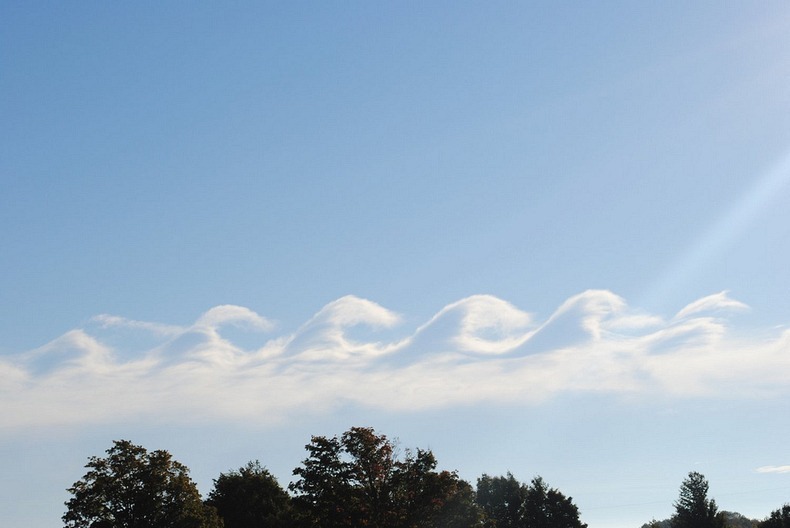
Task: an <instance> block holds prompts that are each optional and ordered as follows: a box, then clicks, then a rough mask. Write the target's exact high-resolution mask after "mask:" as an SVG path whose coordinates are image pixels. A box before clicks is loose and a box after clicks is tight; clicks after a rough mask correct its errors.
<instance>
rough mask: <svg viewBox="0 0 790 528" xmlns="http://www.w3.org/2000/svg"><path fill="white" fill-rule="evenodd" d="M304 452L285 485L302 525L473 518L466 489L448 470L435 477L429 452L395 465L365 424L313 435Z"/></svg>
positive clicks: (390, 524) (386, 444) (429, 523)
mask: <svg viewBox="0 0 790 528" xmlns="http://www.w3.org/2000/svg"><path fill="white" fill-rule="evenodd" d="M305 448H306V449H307V451H308V457H307V458H306V459H305V460H304V461H303V463H302V466H300V467H297V468H296V469H294V475H295V476H297V477H299V478H298V479H297V480H296V481H295V482H293V483H291V485H290V486H289V487H290V489H291V490H292V491H294V492H295V493H296V497H295V498H294V502H295V504H296V505H297V506H298V507H299V510H300V512H301V515H302V517H303V520H304V523H305V524H306V525H307V526H320V527H322V528H324V527H330V528H338V527H351V526H353V527H357V526H370V527H373V528H423V527H425V528H429V527H439V526H441V527H447V528H451V527H458V528H468V527H471V526H474V525H475V523H477V522H478V520H479V518H480V516H479V511H478V508H477V506H476V505H475V502H474V492H473V490H472V487H471V486H470V485H469V484H468V483H467V482H464V481H463V480H461V479H460V478H458V475H457V474H456V473H453V472H448V471H442V472H437V471H436V459H435V458H434V456H433V453H431V452H430V451H422V450H417V453H416V455H412V454H411V453H407V455H406V457H405V458H404V459H403V460H398V459H397V458H396V457H395V455H394V451H395V448H394V445H393V444H392V443H391V442H390V441H389V440H388V439H387V437H386V436H384V435H378V434H376V433H375V431H374V430H373V429H371V428H366V427H353V428H351V429H349V430H348V431H346V432H345V433H343V435H342V436H341V437H340V438H338V437H333V438H326V437H323V436H314V437H312V439H311V442H310V444H308V445H307V446H305Z"/></svg>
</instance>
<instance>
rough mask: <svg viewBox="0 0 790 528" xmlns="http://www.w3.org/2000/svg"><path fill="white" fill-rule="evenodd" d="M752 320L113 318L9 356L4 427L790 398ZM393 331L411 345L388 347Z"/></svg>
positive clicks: (481, 301) (698, 316)
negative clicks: (611, 400) (750, 329)
mask: <svg viewBox="0 0 790 528" xmlns="http://www.w3.org/2000/svg"><path fill="white" fill-rule="evenodd" d="M745 308H746V306H745V305H743V304H742V303H740V302H738V301H736V300H734V299H731V298H730V297H729V296H728V295H727V293H726V292H722V293H718V294H715V295H711V296H708V297H705V298H702V299H699V300H696V301H694V302H691V303H689V305H688V306H686V307H684V308H682V309H681V310H679V311H678V313H677V315H675V316H674V317H672V318H671V319H669V320H665V319H663V318H661V317H659V316H655V315H650V314H645V313H642V312H640V311H638V310H635V309H632V308H630V307H629V306H628V305H627V303H626V302H625V300H624V299H622V298H621V297H619V296H617V295H615V294H613V293H611V292H609V291H604V290H589V291H585V292H582V293H580V294H578V295H576V296H574V297H572V298H570V299H568V300H567V301H565V302H564V303H562V304H561V306H559V307H558V308H557V310H556V311H555V312H554V313H553V314H552V315H551V316H549V317H548V318H547V319H545V320H544V321H539V320H536V319H535V317H534V316H533V315H532V314H530V313H528V312H525V311H522V310H521V309H519V308H517V307H515V306H513V305H512V304H510V303H508V302H506V301H504V300H502V299H499V298H496V297H493V296H490V295H475V296H471V297H468V298H465V299H461V300H460V301H457V302H455V303H452V304H449V305H448V306H446V307H445V308H443V309H442V310H440V311H439V312H438V313H437V314H436V315H435V316H434V317H432V318H431V319H430V320H429V321H428V322H426V323H425V324H423V325H421V326H419V327H417V328H415V329H411V330H410V329H408V328H401V326H402V320H401V317H400V316H399V315H398V314H396V313H394V312H391V311H390V310H388V309H386V308H384V307H382V306H380V305H378V304H376V303H374V302H372V301H369V300H366V299H360V298H358V297H354V296H346V297H342V298H340V299H338V300H336V301H333V302H331V303H329V304H328V305H326V306H325V307H323V308H322V309H321V310H319V311H318V312H317V313H316V315H314V316H313V317H312V318H311V319H310V320H308V321H307V322H305V323H304V324H303V325H302V326H301V327H299V328H298V329H297V330H295V331H293V332H291V333H282V334H280V335H277V334H274V328H275V327H274V325H273V324H272V323H271V322H270V320H269V319H267V318H266V317H263V316H260V315H258V314H256V313H255V312H254V311H252V310H250V309H248V308H244V307H240V306H230V305H223V306H217V307H214V308H212V309H210V310H208V311H207V312H206V313H204V314H203V315H202V316H200V317H199V318H198V319H197V320H196V321H195V323H194V324H192V325H190V326H186V327H178V326H172V325H167V324H162V323H155V322H141V321H131V320H128V319H124V318H122V317H118V316H110V315H100V316H97V317H96V318H94V319H93V320H92V322H91V325H93V326H91V325H88V326H87V327H86V328H81V329H75V330H72V331H69V332H67V333H66V334H64V335H62V336H60V337H58V338H57V339H55V340H53V341H51V342H50V343H47V344H45V345H43V346H42V347H40V348H38V349H35V350H31V351H28V352H25V353H22V354H19V355H16V356H6V357H2V358H0V397H2V400H3V402H4V403H3V406H2V407H0V420H2V421H3V423H4V424H5V425H6V426H8V427H14V428H20V427H29V426H38V425H48V424H55V423H58V424H60V423H63V424H84V423H101V422H104V421H111V420H122V419H131V418H135V417H140V418H145V419H154V420H156V419H161V420H181V421H191V420H200V419H212V418H223V419H229V420H234V419H243V420H264V421H267V420H279V419H285V418H286V417H287V416H288V415H289V413H292V412H294V411H296V410H303V409H311V410H313V411H321V410H325V409H331V408H333V407H334V406H338V405H344V404H353V405H359V406H365V407H370V408H376V409H385V410H392V411H408V410H417V409H426V408H437V407H443V406H452V405H464V404H471V403H480V402H503V403H516V404H524V405H534V404H539V403H540V402H541V401H544V400H546V399H549V398H552V397H554V396H556V395H559V394H563V393H569V392H573V393H584V392H595V393H612V394H628V395H657V394H660V395H665V396H668V397H679V398H686V397H774V396H778V395H782V394H786V393H787V391H788V389H787V387H788V386H790V332H788V331H785V332H782V333H779V334H778V335H775V336H774V337H773V338H771V339H765V338H760V339H754V340H749V339H748V338H743V337H738V338H735V337H733V335H734V334H735V333H736V332H734V331H733V330H735V329H736V327H735V326H734V323H733V322H732V317H731V316H732V315H734V314H737V313H738V312H740V311H742V310H743V309H745ZM228 327H233V328H234V332H238V331H240V330H241V331H246V332H251V333H258V334H264V335H263V337H262V342H263V341H265V344H264V345H263V346H261V347H260V348H255V349H245V348H244V347H242V346H240V345H238V344H236V343H235V342H234V341H233V340H232V339H230V338H228V337H227V336H226V335H225V334H227V332H226V329H227V328H228ZM383 330H387V332H386V334H387V335H388V336H389V335H391V334H392V332H393V331H395V333H396V334H398V331H400V332H399V334H398V335H396V337H395V338H391V337H390V338H389V339H386V340H385V339H381V338H380V336H381V333H382V331H383ZM737 330H742V329H737ZM223 332H224V333H225V334H223ZM737 335H738V336H743V335H744V332H743V331H739V332H737ZM780 469H781V468H780ZM760 470H762V471H765V472H767V471H769V469H766V468H761V469H760ZM760 470H758V471H760ZM772 471H777V472H778V471H779V469H772Z"/></svg>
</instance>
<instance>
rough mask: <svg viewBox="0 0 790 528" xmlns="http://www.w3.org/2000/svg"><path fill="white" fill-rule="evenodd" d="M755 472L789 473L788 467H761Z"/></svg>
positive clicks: (789, 467)
mask: <svg viewBox="0 0 790 528" xmlns="http://www.w3.org/2000/svg"><path fill="white" fill-rule="evenodd" d="M755 471H757V473H790V466H762V467H758V468H757V469H756V470H755Z"/></svg>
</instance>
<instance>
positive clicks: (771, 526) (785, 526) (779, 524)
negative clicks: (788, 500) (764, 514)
mask: <svg viewBox="0 0 790 528" xmlns="http://www.w3.org/2000/svg"><path fill="white" fill-rule="evenodd" d="M760 528H790V504H785V505H784V506H782V507H781V508H780V509H778V510H774V511H772V512H771V515H769V516H768V518H767V519H765V520H764V521H763V522H761V523H760Z"/></svg>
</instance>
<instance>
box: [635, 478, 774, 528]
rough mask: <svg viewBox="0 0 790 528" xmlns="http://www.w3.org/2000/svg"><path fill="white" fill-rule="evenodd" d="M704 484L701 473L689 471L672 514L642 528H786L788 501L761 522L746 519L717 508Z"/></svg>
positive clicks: (704, 479)
mask: <svg viewBox="0 0 790 528" xmlns="http://www.w3.org/2000/svg"><path fill="white" fill-rule="evenodd" d="M708 487H709V485H708V481H707V479H706V478H705V476H704V475H702V474H701V473H697V472H696V471H692V472H691V473H689V474H688V477H686V479H685V480H684V481H683V483H682V484H681V485H680V495H679V497H678V500H677V501H676V502H675V513H674V515H673V516H672V517H670V518H669V519H664V520H663V521H656V520H652V521H650V522H649V523H646V524H643V525H642V528H790V504H785V505H784V506H782V507H781V508H779V509H777V510H774V511H772V512H771V514H770V515H769V516H768V517H767V518H765V519H763V520H761V521H760V520H756V519H749V518H747V517H745V516H743V515H741V514H740V513H736V512H728V511H719V507H718V506H717V504H716V501H715V500H714V499H709V498H708Z"/></svg>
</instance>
